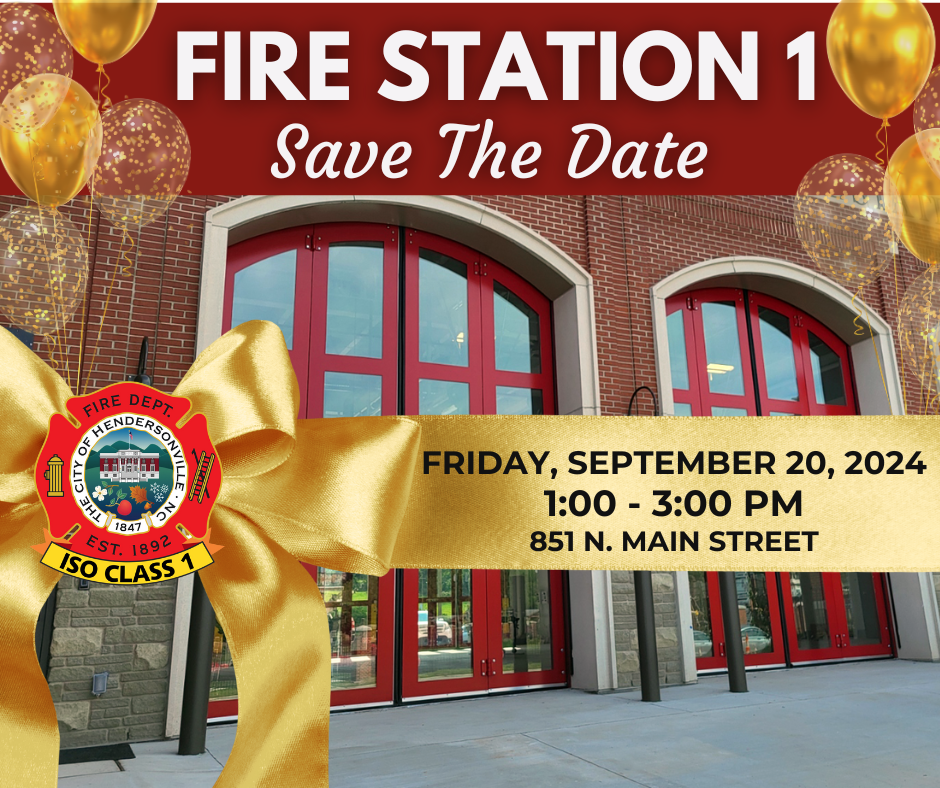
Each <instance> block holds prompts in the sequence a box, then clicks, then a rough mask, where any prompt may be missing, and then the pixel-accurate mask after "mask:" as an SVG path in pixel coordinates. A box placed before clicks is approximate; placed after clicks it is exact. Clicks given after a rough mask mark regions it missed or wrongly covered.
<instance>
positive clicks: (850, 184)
mask: <svg viewBox="0 0 940 788" xmlns="http://www.w3.org/2000/svg"><path fill="white" fill-rule="evenodd" d="M884 172H885V171H884V170H883V169H882V168H881V167H880V166H878V164H876V163H875V162H873V161H872V160H871V159H866V158H865V157H864V156H856V155H855V154H852V153H845V154H841V155H839V156H830V157H829V158H827V159H823V160H822V161H821V162H819V164H817V165H816V166H815V167H813V168H812V169H811V170H810V171H809V172H808V173H806V175H805V177H804V178H803V181H802V183H800V188H799V190H798V191H797V193H796V202H795V205H794V219H795V221H796V232H797V235H799V237H800V240H801V241H802V242H803V246H804V248H805V249H806V252H807V254H809V256H810V257H811V258H812V259H813V262H814V263H815V264H816V265H817V267H818V268H819V270H820V271H822V272H823V273H824V274H825V275H826V276H828V277H829V278H830V279H832V280H834V281H836V282H838V283H839V284H840V285H842V286H843V287H845V288H847V289H849V290H853V291H854V290H857V289H858V288H859V287H861V286H862V285H866V284H868V283H870V282H873V281H874V280H875V279H876V278H877V277H878V275H879V274H880V273H881V272H882V271H883V270H884V269H885V267H886V266H887V265H888V263H889V262H891V260H892V258H893V253H894V251H895V248H896V243H895V240H894V233H893V231H892V229H891V223H890V221H889V220H888V214H887V211H886V210H885V200H884V194H883V191H884Z"/></svg>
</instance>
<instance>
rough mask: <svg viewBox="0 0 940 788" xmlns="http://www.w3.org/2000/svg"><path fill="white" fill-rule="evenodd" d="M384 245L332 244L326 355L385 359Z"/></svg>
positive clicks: (327, 307) (327, 304) (329, 263)
mask: <svg viewBox="0 0 940 788" xmlns="http://www.w3.org/2000/svg"><path fill="white" fill-rule="evenodd" d="M384 253H385V248H384V246H383V245H382V244H381V243H365V242H362V241H356V242H353V243H337V244H330V255H329V262H328V266H329V276H328V282H327V296H326V352H327V353H330V354H333V355H337V356H362V357H365V358H382V272H383V267H382V258H383V256H384Z"/></svg>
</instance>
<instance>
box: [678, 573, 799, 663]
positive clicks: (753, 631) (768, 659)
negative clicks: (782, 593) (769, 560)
mask: <svg viewBox="0 0 940 788" xmlns="http://www.w3.org/2000/svg"><path fill="white" fill-rule="evenodd" d="M692 575H695V577H694V578H693V577H692ZM734 575H735V589H736V591H737V602H738V617H739V621H740V625H741V645H742V646H743V647H744V664H745V665H746V666H753V665H784V664H786V652H785V650H784V647H783V627H782V625H781V622H780V601H779V596H778V594H777V578H776V575H775V574H774V573H773V572H735V573H734ZM689 583H690V590H691V592H692V626H693V637H694V638H695V655H696V658H697V664H698V667H699V669H700V670H709V669H715V668H719V669H723V668H725V667H727V664H728V663H727V651H726V646H725V643H726V640H725V628H724V622H723V620H722V616H721V598H720V594H719V589H718V573H717V572H707V573H706V572H694V573H690V577H689ZM706 615H707V616H708V618H707V619H706Z"/></svg>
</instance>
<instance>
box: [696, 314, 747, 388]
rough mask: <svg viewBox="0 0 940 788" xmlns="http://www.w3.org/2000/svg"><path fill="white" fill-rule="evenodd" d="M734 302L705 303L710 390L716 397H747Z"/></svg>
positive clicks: (706, 351)
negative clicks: (730, 395) (735, 395)
mask: <svg viewBox="0 0 940 788" xmlns="http://www.w3.org/2000/svg"><path fill="white" fill-rule="evenodd" d="M736 312H737V307H736V306H735V303H734V301H713V302H706V303H704V304H702V325H703V326H704V329H705V359H706V360H705V364H706V370H707V372H708V388H709V390H710V391H711V392H712V393H713V394H738V395H742V394H744V374H743V371H742V369H741V344H740V342H739V339H738V319H737V314H736Z"/></svg>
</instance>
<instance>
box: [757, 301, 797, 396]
mask: <svg viewBox="0 0 940 788" xmlns="http://www.w3.org/2000/svg"><path fill="white" fill-rule="evenodd" d="M757 314H758V317H759V318H760V342H761V348H762V349H763V352H764V377H765V378H766V379H767V394H768V396H769V397H770V398H771V399H785V400H789V401H791V402H797V401H798V400H799V398H800V393H799V390H798V389H797V385H796V361H795V360H794V357H793V340H792V339H791V338H790V321H789V319H788V318H786V317H784V316H783V315H781V314H780V313H779V312H775V311H774V310H773V309H767V307H763V306H762V307H758V309H757Z"/></svg>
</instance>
